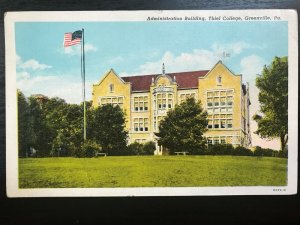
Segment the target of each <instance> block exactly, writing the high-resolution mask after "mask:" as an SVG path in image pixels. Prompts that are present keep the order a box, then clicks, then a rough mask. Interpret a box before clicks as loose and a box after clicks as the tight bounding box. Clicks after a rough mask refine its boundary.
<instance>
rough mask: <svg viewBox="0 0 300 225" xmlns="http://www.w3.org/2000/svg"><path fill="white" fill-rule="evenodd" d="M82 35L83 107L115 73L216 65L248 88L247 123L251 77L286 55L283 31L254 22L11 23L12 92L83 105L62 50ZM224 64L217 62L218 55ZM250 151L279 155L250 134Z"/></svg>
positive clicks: (73, 50) (278, 25) (76, 56)
mask: <svg viewBox="0 0 300 225" xmlns="http://www.w3.org/2000/svg"><path fill="white" fill-rule="evenodd" d="M82 28H84V34H85V36H84V37H85V63H86V64H85V68H86V92H87V94H86V99H87V100H90V99H91V89H92V84H94V83H97V82H98V81H99V80H100V79H101V77H102V76H103V74H105V73H106V72H107V71H109V70H110V69H111V68H113V69H114V70H115V71H116V72H117V73H118V74H119V75H120V76H129V75H146V74H153V73H154V74H158V73H161V70H162V63H165V70H166V73H168V72H170V73H171V72H182V71H193V70H210V69H211V68H212V67H213V66H214V65H215V64H216V63H217V62H218V60H222V61H223V63H224V64H225V65H226V66H227V67H228V68H229V69H230V70H231V71H233V72H234V73H235V74H242V75H243V82H244V83H245V82H249V85H250V100H251V103H252V105H251V107H250V117H251V118H252V116H253V115H254V114H255V113H257V112H258V111H259V103H258V89H257V88H256V87H255V77H256V76H257V74H261V71H262V68H263V66H264V65H269V64H270V63H271V62H272V60H273V58H274V57H275V56H279V57H283V56H287V55H288V24H287V22H285V21H270V22H265V21H256V22H195V21H194V22H182V21H181V22H176V21H172V22H170V21H167V22H166V21H165V22H145V21H142V22H84V23H81V22H77V23H75V22H72V23H71V22H17V23H16V24H15V40H16V64H17V67H16V68H17V71H16V73H17V87H18V88H19V89H20V90H21V91H22V92H23V93H24V94H25V95H26V96H30V95H31V94H44V95H46V96H49V97H55V96H57V97H60V98H63V99H65V100H66V101H67V102H69V103H80V102H81V101H82V92H81V85H82V83H81V74H80V71H81V70H80V45H75V46H72V47H67V48H64V47H63V37H64V33H66V32H74V31H76V30H80V29H82ZM223 52H226V53H229V54H230V57H227V58H222V53H223ZM250 125H251V130H252V142H253V146H256V145H259V146H262V147H269V148H273V149H280V144H279V141H278V140H272V141H267V140H266V139H261V138H259V137H258V136H257V135H255V134H254V133H253V132H254V131H255V130H256V129H257V124H256V122H255V121H253V120H252V121H251V124H250Z"/></svg>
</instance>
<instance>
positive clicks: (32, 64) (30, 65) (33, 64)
mask: <svg viewBox="0 0 300 225" xmlns="http://www.w3.org/2000/svg"><path fill="white" fill-rule="evenodd" d="M17 60H18V59H17ZM20 60H21V59H19V61H20ZM19 67H20V68H22V69H32V70H44V69H49V68H51V67H52V66H49V65H46V64H42V63H39V62H38V61H37V60H35V59H30V60H27V61H26V62H21V63H20V64H19Z"/></svg>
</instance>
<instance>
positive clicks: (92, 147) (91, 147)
mask: <svg viewBox="0 0 300 225" xmlns="http://www.w3.org/2000/svg"><path fill="white" fill-rule="evenodd" d="M99 150H100V145H99V144H97V143H96V142H95V141H92V140H86V141H85V142H84V143H83V144H82V145H81V147H80V148H79V149H77V150H76V151H75V155H76V157H79V158H82V157H89V158H91V157H94V156H95V155H96V152H98V151H99Z"/></svg>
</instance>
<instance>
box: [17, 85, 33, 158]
mask: <svg viewBox="0 0 300 225" xmlns="http://www.w3.org/2000/svg"><path fill="white" fill-rule="evenodd" d="M17 95H18V141H19V143H18V144H19V147H18V149H19V157H26V156H27V155H28V151H29V147H30V142H31V140H30V137H31V135H32V134H31V132H30V131H31V128H30V122H29V104H28V102H27V99H26V97H25V96H24V94H23V93H22V92H21V91H19V90H18V91H17Z"/></svg>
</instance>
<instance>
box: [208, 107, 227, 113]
mask: <svg viewBox="0 0 300 225" xmlns="http://www.w3.org/2000/svg"><path fill="white" fill-rule="evenodd" d="M231 112H232V107H228V108H213V109H212V108H210V109H207V113H208V114H213V113H231Z"/></svg>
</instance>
